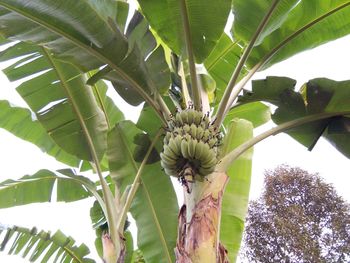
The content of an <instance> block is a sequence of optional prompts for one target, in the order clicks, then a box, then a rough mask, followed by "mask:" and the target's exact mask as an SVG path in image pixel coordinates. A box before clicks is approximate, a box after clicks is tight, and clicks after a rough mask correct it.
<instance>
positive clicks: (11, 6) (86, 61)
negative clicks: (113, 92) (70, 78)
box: [0, 0, 158, 100]
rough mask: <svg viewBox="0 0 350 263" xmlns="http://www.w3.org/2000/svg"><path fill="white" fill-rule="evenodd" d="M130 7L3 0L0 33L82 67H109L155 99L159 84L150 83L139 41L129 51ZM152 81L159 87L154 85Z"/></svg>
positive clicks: (107, 1)
mask: <svg viewBox="0 0 350 263" xmlns="http://www.w3.org/2000/svg"><path fill="white" fill-rule="evenodd" d="M125 5H126V4H125V3H120V2H119V1H114V0H86V1H64V0H38V1H35V2H33V1H31V0H15V1H13V0H1V1H0V23H1V25H2V27H1V29H0V34H1V35H3V36H4V37H5V38H8V39H11V40H19V41H26V42H31V43H34V44H36V45H40V46H44V47H45V48H46V49H48V50H49V52H50V54H51V53H52V54H53V55H54V56H55V57H57V58H60V59H62V60H64V61H66V62H67V61H69V62H71V63H73V64H74V65H76V66H78V67H79V68H80V69H81V70H83V71H88V70H91V69H96V68H98V67H100V66H104V65H109V67H110V68H111V69H112V70H113V74H114V75H116V76H117V78H119V79H122V80H123V83H120V85H124V84H125V85H126V87H132V89H133V90H137V92H138V94H141V95H142V96H143V97H144V98H146V97H147V99H148V100H151V98H150V97H149V95H148V93H149V92H150V91H152V90H156V89H157V87H158V83H157V82H155V83H152V82H150V81H149V76H148V75H149V72H148V69H147V62H145V61H144V58H143V57H142V56H141V51H140V49H139V48H137V47H136V45H135V46H134V47H132V48H131V50H130V47H129V45H128V40H127V38H126V37H125V36H124V35H123V33H122V30H123V29H124V27H125V20H126V19H125V18H126V13H127V12H126V11H127V8H126V6H125ZM119 13H120V16H119ZM91 21H93V23H91ZM153 84H154V85H155V87H154V86H150V85H153Z"/></svg>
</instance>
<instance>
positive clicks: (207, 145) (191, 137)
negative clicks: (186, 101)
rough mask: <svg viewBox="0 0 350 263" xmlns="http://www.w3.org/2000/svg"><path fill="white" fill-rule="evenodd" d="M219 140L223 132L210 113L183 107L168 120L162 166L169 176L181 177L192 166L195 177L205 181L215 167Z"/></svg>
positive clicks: (161, 156)
mask: <svg viewBox="0 0 350 263" xmlns="http://www.w3.org/2000/svg"><path fill="white" fill-rule="evenodd" d="M220 142H221V134H220V132H218V131H217V129H216V128H214V126H212V125H210V120H209V118H208V116H207V115H205V114H203V113H202V112H201V111H197V110H194V109H192V108H190V109H186V110H183V111H181V112H178V113H177V114H176V115H175V116H174V117H172V119H171V120H170V121H169V122H168V128H167V132H166V134H165V137H164V146H163V152H161V154H160V158H161V165H162V167H163V168H164V171H165V173H166V174H167V175H170V176H174V177H178V178H179V179H180V178H181V177H182V176H183V174H184V171H185V170H187V171H188V169H191V171H192V176H193V178H192V180H199V181H203V179H204V177H205V176H206V175H208V174H210V173H212V172H213V171H214V169H215V165H216V164H217V161H218V160H217V151H218V150H217V149H218V145H219V144H220Z"/></svg>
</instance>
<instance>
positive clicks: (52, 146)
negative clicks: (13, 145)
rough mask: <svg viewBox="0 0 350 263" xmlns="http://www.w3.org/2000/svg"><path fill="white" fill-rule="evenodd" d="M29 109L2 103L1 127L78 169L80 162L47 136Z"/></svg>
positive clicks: (6, 102)
mask: <svg viewBox="0 0 350 263" xmlns="http://www.w3.org/2000/svg"><path fill="white" fill-rule="evenodd" d="M31 115H32V113H31V111H30V110H29V109H26V108H20V107H15V106H12V105H11V104H10V103H9V102H8V101H5V100H2V101H0V127H1V128H3V129H5V130H7V131H9V132H11V133H12V134H13V135H15V136H17V137H18V138H21V139H23V140H26V141H28V142H31V143H33V144H34V145H36V146H38V147H39V148H40V150H42V151H43V152H45V153H47V154H49V155H51V156H53V157H54V158H55V159H56V160H57V161H60V162H63V163H65V164H67V165H70V166H74V167H78V166H79V162H80V160H79V159H78V158H76V157H75V156H73V155H71V154H69V153H67V152H65V151H64V150H63V149H62V148H60V147H59V146H58V145H57V144H56V143H55V142H54V141H53V139H52V138H51V137H50V136H49V135H48V134H47V132H46V130H45V129H44V127H43V126H42V125H41V124H40V123H39V121H38V120H35V119H33V118H32V116H31Z"/></svg>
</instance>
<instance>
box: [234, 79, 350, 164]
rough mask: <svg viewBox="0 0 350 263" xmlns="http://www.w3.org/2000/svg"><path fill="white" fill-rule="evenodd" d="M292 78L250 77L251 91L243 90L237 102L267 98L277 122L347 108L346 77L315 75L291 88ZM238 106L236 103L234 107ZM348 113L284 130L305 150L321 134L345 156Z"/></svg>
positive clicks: (349, 84)
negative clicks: (253, 79)
mask: <svg viewBox="0 0 350 263" xmlns="http://www.w3.org/2000/svg"><path fill="white" fill-rule="evenodd" d="M295 84H296V82H295V80H292V79H289V78H284V77H267V78H266V79H264V80H255V81H253V89H252V92H249V91H247V92H245V94H244V95H243V96H241V97H240V98H239V101H241V102H252V101H258V100H262V101H267V102H270V103H272V104H274V105H276V106H277V107H278V108H277V109H276V110H275V112H274V114H273V115H272V120H273V121H274V122H275V123H277V124H281V123H284V122H287V121H291V120H294V119H297V118H301V117H305V116H308V115H312V114H318V113H323V112H324V113H327V112H341V111H348V110H350V106H349V105H350V104H349V101H350V81H333V80H329V79H324V78H319V79H313V80H310V81H309V82H307V83H306V84H305V85H303V87H302V88H301V89H300V90H299V92H297V91H294V87H295ZM238 108H239V107H238ZM348 127H349V117H348V116H338V117H331V118H327V119H323V120H319V121H314V122H312V123H309V124H305V125H303V126H301V127H296V128H293V129H290V130H288V131H287V133H288V134H289V135H291V136H292V137H293V138H294V139H296V140H297V141H298V142H300V143H302V144H303V145H304V146H306V147H308V149H309V150H312V148H313V147H314V146H315V144H316V143H317V141H318V139H319V138H320V137H321V136H324V137H325V138H326V139H327V140H328V141H329V142H330V143H331V144H333V145H334V146H335V147H336V148H337V149H338V150H339V151H340V152H341V153H343V154H344V155H345V156H348V157H349V156H350V148H349V146H348V145H349V144H347V143H345V142H347V141H348V140H350V137H349V128H348Z"/></svg>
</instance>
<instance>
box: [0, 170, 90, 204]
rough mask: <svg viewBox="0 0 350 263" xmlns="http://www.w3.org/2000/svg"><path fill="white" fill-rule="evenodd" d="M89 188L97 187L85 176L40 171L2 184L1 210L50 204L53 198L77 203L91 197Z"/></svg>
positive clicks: (0, 191) (0, 192) (0, 190)
mask: <svg viewBox="0 0 350 263" xmlns="http://www.w3.org/2000/svg"><path fill="white" fill-rule="evenodd" d="M55 183H57V187H56V188H54V185H55ZM87 188H90V189H95V185H94V183H92V182H91V181H90V180H88V179H87V178H85V177H83V176H78V175H74V173H72V172H70V173H69V174H68V176H67V172H65V171H62V173H60V172H55V173H54V172H51V171H49V170H40V171H38V172H36V173H35V174H33V175H26V176H24V177H22V178H20V179H17V180H11V179H10V180H6V181H4V182H1V183H0V208H7V207H13V206H19V205H27V204H31V203H42V202H50V201H52V197H53V196H56V200H57V201H63V202H72V201H77V200H81V199H84V198H87V197H89V196H91V192H89V191H88V190H87Z"/></svg>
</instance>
